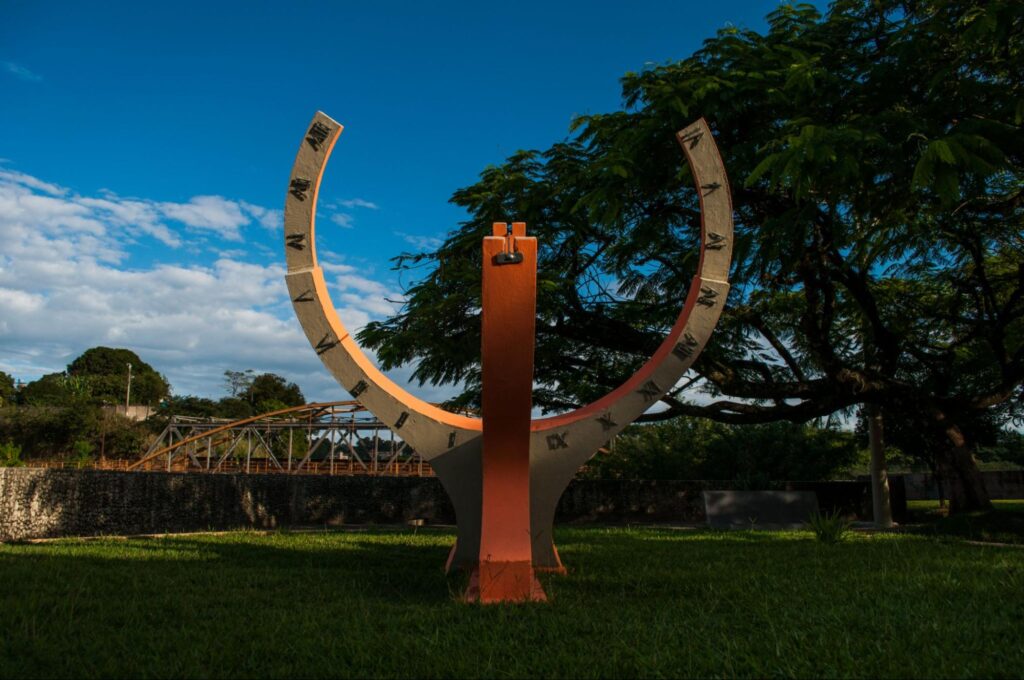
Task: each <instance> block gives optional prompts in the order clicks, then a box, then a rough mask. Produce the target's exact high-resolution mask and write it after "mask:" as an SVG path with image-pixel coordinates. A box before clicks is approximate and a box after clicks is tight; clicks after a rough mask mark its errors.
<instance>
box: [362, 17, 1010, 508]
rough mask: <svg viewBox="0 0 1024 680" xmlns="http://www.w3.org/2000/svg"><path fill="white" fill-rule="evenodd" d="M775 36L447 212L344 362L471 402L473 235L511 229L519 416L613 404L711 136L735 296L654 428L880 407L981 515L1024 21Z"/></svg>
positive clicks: (863, 26) (665, 313)
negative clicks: (692, 169) (517, 250)
mask: <svg viewBox="0 0 1024 680" xmlns="http://www.w3.org/2000/svg"><path fill="white" fill-rule="evenodd" d="M768 21H769V29H768V30H767V32H765V33H763V34H762V33H758V32H755V31H751V30H743V29H739V28H728V29H724V30H722V31H720V32H719V33H718V35H716V36H715V37H713V38H711V39H709V40H707V41H706V42H705V44H704V47H703V48H702V49H701V50H700V51H698V52H697V53H696V54H694V55H693V56H692V57H690V58H688V59H685V60H683V61H680V62H677V63H670V64H665V65H663V66H658V67H656V68H651V69H649V70H647V71H644V72H642V73H631V74H627V75H626V76H625V77H624V79H623V98H624V108H623V110H621V111H616V112H612V113H608V114H601V115H592V116H586V117H582V118H580V119H578V120H577V121H576V122H575V124H574V127H573V130H572V132H571V134H570V136H569V137H568V138H567V139H566V140H564V141H562V142H559V143H557V144H555V145H553V146H552V147H551V148H549V149H547V150H544V151H521V152H518V153H516V154H515V155H513V156H512V157H510V158H509V159H508V160H507V161H506V162H505V163H504V164H502V165H500V166H498V167H489V168H487V169H486V170H485V171H484V172H483V173H482V175H481V177H480V180H479V181H478V182H477V183H476V184H474V185H473V186H470V187H467V188H465V189H461V190H459V191H458V192H456V193H455V195H454V197H453V199H452V200H453V202H454V203H456V204H457V205H460V206H463V207H465V208H466V209H467V210H468V211H469V213H470V215H471V218H470V220H469V221H467V222H465V223H464V224H463V225H462V226H461V227H460V228H459V229H458V230H457V231H455V232H453V233H452V234H450V235H449V237H448V238H447V240H446V241H445V242H444V243H443V245H441V246H440V247H439V248H438V249H437V250H436V251H435V252H431V253H419V254H405V255H403V256H401V257H400V258H398V259H397V261H396V262H397V266H398V267H399V268H402V269H419V273H420V274H421V276H420V277H419V278H418V281H417V282H416V283H415V284H414V285H412V286H411V287H410V289H409V290H408V291H407V293H408V296H407V304H406V305H405V307H404V308H403V309H402V310H401V312H400V313H399V314H397V315H395V316H393V317H391V318H389V319H387V320H385V321H383V322H379V323H373V324H370V325H368V326H367V327H366V328H365V329H364V331H363V332H362V333H361V334H360V340H362V341H363V342H364V343H366V344H368V345H369V346H371V347H373V348H374V349H376V350H377V353H378V356H379V358H380V360H381V362H382V364H383V365H384V367H385V368H390V367H393V366H396V365H399V364H403V363H407V362H415V364H416V371H415V376H416V377H417V378H419V379H420V380H421V381H429V382H432V383H455V382H463V383H464V384H465V385H466V386H467V390H466V392H465V393H464V394H463V395H462V396H461V397H460V401H463V402H472V401H474V400H476V399H478V390H479V369H480V367H479V360H478V356H479V351H478V348H479V333H480V322H479V295H480V255H479V252H480V238H481V237H482V236H483V235H484V234H485V233H488V229H489V224H490V223H491V222H492V221H506V220H509V219H517V220H525V221H526V222H528V223H529V228H530V230H531V231H532V233H534V234H536V235H537V236H538V238H539V240H540V245H541V254H540V265H539V272H538V324H537V352H536V363H537V371H536V380H537V382H538V387H537V389H536V391H535V395H534V396H535V400H536V403H537V404H538V405H539V406H541V407H542V408H546V409H549V410H557V409H563V408H568V407H574V406H577V405H579V404H582V403H586V402H588V401H590V400H592V399H594V398H595V397H597V396H599V395H601V394H603V393H605V392H607V391H608V390H609V389H611V388H614V387H615V386H617V385H618V384H620V383H621V382H622V381H623V380H624V379H625V378H626V377H627V376H628V375H629V374H630V373H631V372H632V371H634V370H635V369H636V368H637V367H638V365H639V364H640V363H641V362H642V361H643V360H644V359H645V358H646V357H647V356H649V355H650V354H651V352H652V351H653V349H654V348H655V347H656V346H657V345H658V344H659V342H660V341H661V339H662V337H663V334H664V332H665V330H666V329H667V328H668V327H669V326H670V325H671V322H672V320H673V319H674V316H675V315H676V314H677V312H678V309H679V307H680V305H681V302H682V300H683V299H684V298H685V296H686V292H687V286H688V284H689V281H690V278H691V277H692V275H693V273H694V271H695V268H696V253H697V250H696V243H697V238H698V235H699V210H698V205H697V196H696V193H695V191H694V190H693V188H692V180H691V178H690V176H689V172H688V168H687V166H686V164H685V163H684V162H683V161H682V158H681V154H680V151H679V149H678V147H677V146H676V141H675V138H674V135H673V133H674V132H675V131H676V130H678V129H680V128H682V127H683V126H684V125H685V124H686V123H688V122H690V121H691V120H693V119H694V118H696V117H697V116H704V117H706V118H707V119H708V120H709V122H710V124H711V125H712V128H713V129H714V131H715V135H716V138H717V141H718V144H719V145H720V147H721V149H722V152H723V155H724V159H725V164H726V168H727V170H728V172H729V176H730V178H731V181H732V184H733V186H732V197H733V202H734V205H735V210H736V227H737V230H736V243H735V251H734V252H735V262H734V267H733V272H732V279H731V280H732V282H733V284H734V286H733V288H732V291H731V293H730V295H729V299H728V305H727V307H726V311H725V314H724V316H723V319H722V322H721V323H720V325H719V328H718V330H717V331H716V333H715V334H714V336H713V340H712V344H711V345H710V346H709V347H708V348H707V350H706V351H705V352H704V354H703V355H702V356H701V358H700V360H699V361H698V363H697V364H696V366H695V368H694V370H693V371H692V374H691V375H690V376H689V379H688V380H687V382H686V383H684V384H681V385H679V386H678V389H676V390H675V391H673V392H672V393H670V394H669V395H668V396H667V397H666V398H665V400H664V401H665V403H666V404H667V407H668V408H667V409H666V410H665V411H663V412H662V413H660V414H658V415H657V416H654V417H657V418H667V417H674V416H676V415H691V416H706V417H710V418H714V419H716V420H720V421H724V422H730V423H757V422H767V421H772V420H780V419H785V420H791V421H797V422H799V421H804V420H807V419H810V418H815V417H820V416H824V415H827V414H831V413H835V412H837V411H842V410H849V409H851V408H852V407H854V406H855V405H857V404H877V405H879V406H880V407H883V408H885V410H886V411H887V412H889V413H898V414H900V417H903V418H907V419H908V420H912V421H913V422H914V423H915V426H916V427H918V428H920V431H921V436H922V439H923V440H926V442H927V446H928V447H929V450H930V455H931V456H932V458H933V460H934V461H935V464H936V466H937V468H938V470H939V471H940V472H942V473H943V474H944V475H945V476H946V477H947V478H948V480H949V485H948V486H949V487H950V488H951V501H952V506H953V508H954V509H964V508H972V507H983V506H986V505H987V504H988V498H987V495H986V492H985V489H984V486H983V485H982V484H981V483H980V477H979V475H978V474H977V467H976V465H975V462H974V459H973V455H972V450H973V448H974V446H975V442H974V441H972V439H971V434H970V433H971V427H970V426H971V424H972V423H975V422H977V421H978V419H979V418H984V417H991V416H994V417H996V418H998V419H1003V420H1004V421H1005V419H1007V418H1012V417H1019V416H1020V413H1021V403H1022V388H1021V385H1022V380H1024V342H1022V336H1024V238H1022V233H1021V225H1022V218H1024V210H1022V178H1024V164H1022V163H1024V132H1022V129H1021V123H1022V122H1024V84H1022V83H1024V79H1022V78H1021V74H1022V73H1024V3H1020V2H1017V1H1015V0H1014V1H1011V0H992V1H989V2H980V1H973V2H972V1H921V2H909V1H908V2H897V1H895V0H874V1H871V2H864V1H853V0H841V1H839V2H836V3H833V5H832V6H831V7H830V8H829V10H828V12H827V14H826V15H825V16H822V15H820V14H819V12H818V10H817V9H815V8H814V7H812V6H809V5H798V6H795V7H794V6H783V7H780V8H779V9H778V10H776V11H775V12H773V13H772V14H770V15H769V17H768ZM687 389H689V391H687ZM694 389H703V390H705V391H706V392H709V393H710V394H711V395H713V398H712V399H711V400H710V402H709V400H707V399H703V400H699V402H695V401H694V400H692V399H690V398H689V397H688V395H689V394H691V393H692V391H693V390H694Z"/></svg>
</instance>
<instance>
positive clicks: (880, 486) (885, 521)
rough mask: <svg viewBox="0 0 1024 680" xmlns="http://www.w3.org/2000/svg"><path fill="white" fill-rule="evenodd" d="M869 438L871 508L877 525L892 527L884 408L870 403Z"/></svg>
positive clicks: (882, 527) (883, 527) (880, 527)
mask: <svg viewBox="0 0 1024 680" xmlns="http://www.w3.org/2000/svg"><path fill="white" fill-rule="evenodd" d="M867 410H868V414H867V415H868V439H869V442H870V445H871V509H872V517H873V518H874V520H875V526H876V527H878V528H879V529H891V528H892V506H891V504H890V502H889V472H888V470H887V469H886V465H885V441H884V439H883V436H882V409H881V408H879V407H878V405H877V404H869V405H868V408H867Z"/></svg>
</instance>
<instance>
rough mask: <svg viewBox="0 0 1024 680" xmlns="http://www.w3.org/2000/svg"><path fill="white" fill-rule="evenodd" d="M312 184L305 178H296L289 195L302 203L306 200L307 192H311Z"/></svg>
mask: <svg viewBox="0 0 1024 680" xmlns="http://www.w3.org/2000/svg"><path fill="white" fill-rule="evenodd" d="M310 184H311V182H310V181H309V180H308V179H306V178H305V177H296V178H295V179H293V180H292V183H291V185H290V186H291V188H290V189H289V190H288V193H289V194H291V195H292V196H294V197H295V198H297V199H299V200H300V201H305V200H306V192H307V191H309V185H310Z"/></svg>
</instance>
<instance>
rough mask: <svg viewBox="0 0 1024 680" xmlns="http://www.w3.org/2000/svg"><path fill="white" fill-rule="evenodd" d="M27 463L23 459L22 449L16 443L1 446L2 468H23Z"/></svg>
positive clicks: (0, 462) (0, 458)
mask: <svg viewBox="0 0 1024 680" xmlns="http://www.w3.org/2000/svg"><path fill="white" fill-rule="evenodd" d="M24 465H25V461H23V460H22V459H21V447H20V446H18V445H17V444H15V443H14V442H7V443H6V444H0V467H23V466H24Z"/></svg>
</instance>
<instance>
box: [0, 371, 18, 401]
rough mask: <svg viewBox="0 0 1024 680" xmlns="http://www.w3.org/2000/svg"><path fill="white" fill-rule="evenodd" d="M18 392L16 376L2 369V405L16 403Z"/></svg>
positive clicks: (0, 386)
mask: <svg viewBox="0 0 1024 680" xmlns="http://www.w3.org/2000/svg"><path fill="white" fill-rule="evenodd" d="M17 393H18V392H17V389H16V388H15V386H14V378H12V377H11V376H10V375H8V374H7V373H4V372H3V371H0V407H3V406H10V405H12V404H14V399H15V396H16V395H17Z"/></svg>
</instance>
